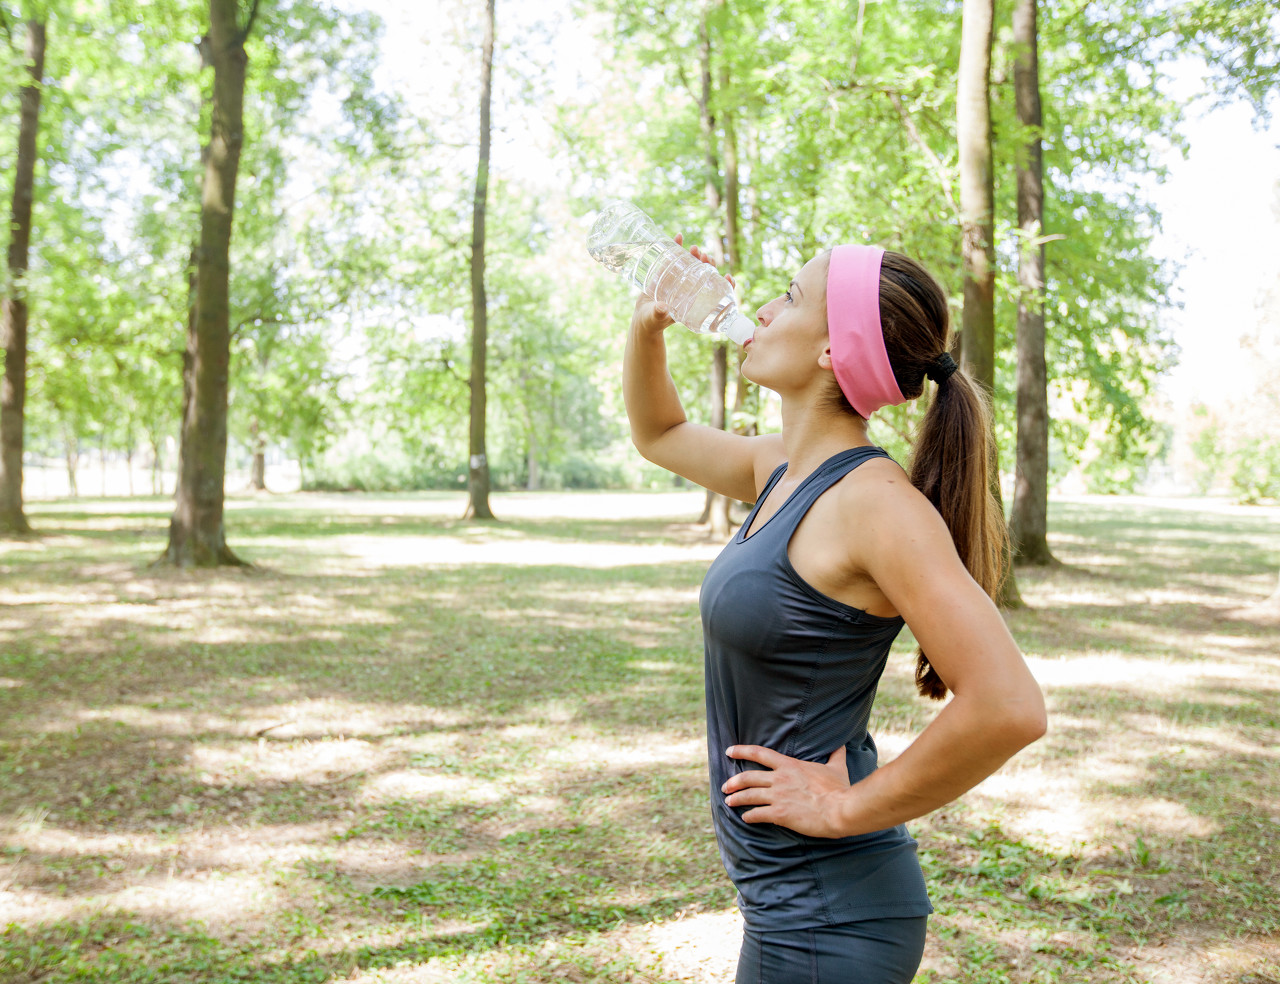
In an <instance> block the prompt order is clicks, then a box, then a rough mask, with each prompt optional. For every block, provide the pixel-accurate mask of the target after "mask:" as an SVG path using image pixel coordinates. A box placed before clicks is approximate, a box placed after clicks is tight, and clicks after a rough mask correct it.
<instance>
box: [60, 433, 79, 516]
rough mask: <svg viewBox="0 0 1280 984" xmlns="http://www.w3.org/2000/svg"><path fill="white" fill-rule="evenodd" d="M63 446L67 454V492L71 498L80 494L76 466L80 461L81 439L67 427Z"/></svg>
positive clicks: (63, 434) (63, 435) (63, 436)
mask: <svg viewBox="0 0 1280 984" xmlns="http://www.w3.org/2000/svg"><path fill="white" fill-rule="evenodd" d="M62 446H63V449H64V450H65V451H66V456H67V492H68V493H70V495H71V498H73V499H76V498H79V496H80V486H79V485H78V484H77V482H76V466H77V465H78V464H79V463H80V441H79V439H78V438H76V437H75V435H73V434H72V433H70V432H69V431H68V430H67V429H66V428H63V431H62Z"/></svg>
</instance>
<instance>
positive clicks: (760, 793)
mask: <svg viewBox="0 0 1280 984" xmlns="http://www.w3.org/2000/svg"><path fill="white" fill-rule="evenodd" d="M885 478H886V481H884V482H880V481H876V482H869V483H865V484H863V483H857V484H855V483H848V482H846V483H842V486H840V487H838V491H839V492H840V493H842V498H844V497H848V498H849V499H850V500H851V501H848V502H841V508H840V515H842V516H845V517H856V522H857V530H856V534H854V533H852V531H847V533H846V536H847V538H846V541H845V542H849V543H853V544H855V546H854V547H852V548H851V550H852V551H854V553H852V554H851V561H852V562H853V563H854V564H855V565H856V566H857V567H858V568H861V569H862V570H865V571H866V572H867V574H869V575H870V576H871V578H872V579H874V581H875V582H876V585H877V586H878V587H879V588H880V590H881V591H882V592H883V593H884V594H885V596H886V597H887V598H888V599H889V601H890V602H891V603H892V604H893V605H894V607H896V608H897V609H898V611H899V613H900V614H901V615H902V617H903V618H904V619H905V620H906V622H907V625H908V626H910V628H911V631H912V633H913V634H914V635H915V637H916V641H917V642H919V643H920V645H921V647H922V649H923V650H924V652H925V654H926V655H927V656H928V658H929V662H930V663H931V664H932V665H933V668H934V669H935V670H936V671H937V673H938V675H939V676H940V677H941V678H942V680H943V682H944V683H945V684H946V685H947V687H948V689H950V690H951V691H952V693H953V695H954V696H953V697H952V698H951V700H950V701H948V703H947V704H946V706H944V707H943V709H942V710H941V712H939V714H938V716H937V717H936V718H934V720H933V721H932V722H931V723H930V724H929V725H928V727H926V728H925V729H924V731H922V732H921V733H920V734H919V735H918V736H917V737H916V739H915V741H913V742H912V743H911V744H910V745H909V746H908V747H907V748H906V749H905V750H904V751H903V752H902V754H901V755H899V756H898V757H897V758H896V759H894V760H893V761H892V762H890V763H888V764H887V765H885V766H884V767H882V768H879V769H877V770H876V771H875V772H873V773H871V775H869V776H868V777H867V778H865V779H863V780H862V781H861V782H858V783H855V784H854V785H852V786H850V785H849V780H848V772H847V771H846V769H845V761H844V759H845V756H844V748H843V746H842V747H841V748H839V749H836V750H835V752H834V753H833V754H832V756H831V758H830V759H829V760H828V761H827V762H826V763H816V762H804V761H801V760H799V759H793V758H789V757H787V756H785V755H782V754H780V753H778V752H775V751H773V750H771V749H767V748H762V747H760V746H755V745H735V746H734V747H732V748H730V749H728V750H727V754H728V755H729V757H730V758H735V759H747V760H750V761H754V762H757V763H759V764H761V765H764V766H765V767H766V768H768V769H769V770H770V771H767V772H766V771H759V770H750V771H746V772H742V773H739V774H738V775H736V776H734V777H733V778H732V779H730V780H729V782H727V783H726V784H725V786H724V787H723V790H722V791H723V792H725V793H726V794H728V797H727V802H728V804H729V805H730V806H752V807H754V809H751V810H748V811H747V812H746V813H744V814H743V819H744V820H746V821H747V822H748V823H776V824H779V825H781V826H783V827H789V828H791V829H793V830H797V831H799V832H800V833H804V834H809V835H810V836H815V837H845V836H849V835H852V834H860V833H866V832H868V831H873V830H883V829H884V828H886V827H892V826H894V825H896V824H899V823H903V822H904V821H907V820H912V819H915V818H916V817H919V816H923V815H924V814H926V813H929V812H931V811H932V810H936V809H937V808H938V807H940V806H944V805H945V804H947V803H950V802H951V801H952V800H954V799H955V798H956V797H958V796H960V795H961V794H962V793H964V792H965V791H967V790H969V789H971V788H973V787H974V786H976V785H977V784H978V783H979V782H981V781H982V780H983V779H985V778H986V777H987V776H989V775H991V774H992V773H993V772H995V771H996V770H997V769H998V768H1000V766H1001V765H1003V764H1004V763H1005V762H1006V761H1008V759H1009V758H1010V757H1012V756H1013V755H1014V753H1016V752H1017V751H1018V750H1019V749H1021V748H1024V747H1025V746H1027V745H1029V744H1031V743H1032V742H1033V741H1035V740H1036V739H1037V738H1040V737H1041V736H1042V735H1043V734H1044V733H1045V728H1046V719H1045V707H1044V696H1043V694H1042V693H1041V691H1040V686H1039V684H1037V683H1036V681H1035V678H1034V677H1032V675H1031V671H1030V670H1029V669H1028V668H1027V664H1026V662H1025V661H1024V660H1023V658H1022V653H1021V652H1020V651H1019V650H1018V646H1017V644H1016V643H1015V642H1014V641H1013V637H1012V636H1011V635H1010V634H1009V630H1008V628H1007V627H1006V625H1005V623H1004V619H1003V618H1002V617H1001V615H1000V612H999V610H998V609H997V608H996V606H995V604H994V603H993V602H992V601H991V599H990V598H989V597H988V596H987V594H986V592H984V591H983V590H982V588H981V587H980V586H979V585H978V583H977V582H976V581H974V580H973V578H972V577H970V576H969V572H968V571H967V570H966V569H965V567H964V565H963V564H962V563H961V561H960V558H959V556H958V555H957V554H956V550H955V545H954V543H953V542H952V540H951V534H950V532H949V531H948V530H947V527H946V524H945V523H944V522H943V521H942V517H941V516H939V515H938V512H937V510H935V509H934V508H933V506H932V504H930V502H929V501H928V500H927V499H926V498H925V497H924V496H923V495H921V494H920V493H919V492H918V491H917V490H916V489H915V488H913V487H911V486H910V485H907V486H906V489H905V490H904V488H903V482H904V481H905V476H901V477H896V478H894V477H891V476H888V475H886V476H885Z"/></svg>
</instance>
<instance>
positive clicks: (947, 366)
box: [924, 352, 960, 383]
mask: <svg viewBox="0 0 1280 984" xmlns="http://www.w3.org/2000/svg"><path fill="white" fill-rule="evenodd" d="M959 368H960V367H959V366H957V365H956V360H955V359H953V358H951V354H950V353H949V352H943V353H942V354H941V355H940V356H938V357H937V358H936V359H934V360H933V361H932V362H930V363H929V364H928V365H927V366H926V367H925V370H924V374H925V375H926V376H928V377H929V378H930V379H932V380H933V381H934V382H935V383H941V382H942V381H943V380H944V379H947V378H949V377H950V376H951V374H952V373H953V372H955V371H956V370H957V369H959Z"/></svg>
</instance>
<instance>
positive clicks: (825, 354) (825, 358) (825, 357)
mask: <svg viewBox="0 0 1280 984" xmlns="http://www.w3.org/2000/svg"><path fill="white" fill-rule="evenodd" d="M818 365H819V366H821V367H822V368H823V369H831V370H832V371H833V372H834V371H835V370H834V365H835V364H834V363H833V362H832V361H831V346H830V345H828V346H827V347H826V348H824V349H823V350H822V354H821V355H820V356H818Z"/></svg>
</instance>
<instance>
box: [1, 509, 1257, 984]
mask: <svg viewBox="0 0 1280 984" xmlns="http://www.w3.org/2000/svg"><path fill="white" fill-rule="evenodd" d="M494 504H495V510H496V511H497V512H498V514H499V515H500V516H503V517H504V518H505V521H504V522H502V523H497V524H466V523H462V522H460V521H459V520H458V519H457V516H458V515H459V514H460V513H461V507H462V501H461V500H460V499H459V498H458V497H457V496H449V495H418V496H342V495H310V496H309V495H300V496H279V497H263V498H243V499H233V500H232V501H231V502H230V503H229V512H228V533H229V539H230V540H231V542H232V544H233V546H234V547H235V549H236V550H237V551H238V552H239V553H240V554H241V555H242V556H244V557H246V558H247V559H250V560H252V561H254V562H255V563H256V564H257V566H256V567H255V568H253V569H250V570H244V571H241V570H225V571H212V572H209V571H201V572H193V573H184V574H176V573H174V572H171V571H163V570H159V569H153V568H150V567H148V562H149V561H150V560H151V559H152V558H153V557H154V556H155V555H156V554H158V553H159V551H160V548H161V547H162V545H163V541H164V535H165V529H166V525H167V521H168V512H169V508H170V504H169V503H168V502H167V501H165V500H159V499H133V500H64V501H56V502H48V503H36V504H34V505H33V506H32V507H31V509H30V516H31V519H32V521H33V524H34V525H35V526H36V527H37V528H38V529H39V530H40V532H41V535H40V536H39V537H37V538H32V539H26V540H12V541H7V542H4V543H0V605H2V607H0V929H2V930H3V935H2V936H0V981H3V982H6V984H8V982H13V984H17V982H24V984H25V982H32V981H39V982H42V984H43V982H64V981H66V982H69V981H89V982H139V984H142V982H157V984H158V982H165V984H169V982H175V984H187V982H191V984H194V982H201V984H206V982H224V981H226V982H231V981H255V982H279V984H303V982H313V981H314V982H330V981H343V982H358V984H371V982H375V981H385V982H425V981H450V982H452V981H474V982H493V984H497V982H501V984H511V982H529V984H552V982H562V981H570V982H599V984H604V982H643V984H667V982H670V984H674V982H712V981H722V980H731V979H732V967H733V963H734V959H735V957H736V951H737V935H736V934H737V923H736V917H735V916H734V914H733V910H732V902H733V899H732V891H731V890H730V888H729V887H728V886H727V884H726V882H725V879H724V876H723V873H722V870H721V868H720V864H719V860H718V857H717V856H716V852H715V847H714V844H713V841H712V838H711V833H710V825H709V817H708V815H707V801H706V796H707V792H706V788H705V771H704V770H705V766H704V761H703V759H704V746H703V742H704V730H703V729H704V722H703V716H702V676H701V660H702V657H701V641H700V634H699V624H698V615H697V591H698V583H699V580H700V578H701V574H702V572H703V570H705V567H706V565H707V563H708V562H709V560H710V559H711V557H713V556H714V554H715V552H716V549H717V547H716V545H715V544H713V543H710V542H708V541H707V540H706V539H705V536H704V533H703V531H701V530H699V529H698V528H696V527H694V526H692V525H691V523H690V522H689V520H690V518H691V517H692V516H694V515H696V514H697V511H698V507H699V505H700V502H699V500H698V498H697V496H696V495H692V494H689V493H674V494H636V495H597V494H590V493H583V494H573V495H550V494H548V495H535V494H528V495H506V496H496V497H495V499H494ZM1278 519H1280V509H1276V508H1274V507H1269V508H1267V507H1264V508H1254V509H1244V508H1234V507H1227V506H1223V505H1221V504H1215V503H1212V502H1199V501H1191V500H1187V501H1184V502H1167V501H1166V502H1158V501H1144V500H1137V499H1084V498H1082V499H1076V500H1062V501H1055V502H1054V503H1053V504H1052V507H1051V517H1050V522H1051V528H1052V533H1051V538H1050V539H1051V543H1052V546H1053V548H1054V550H1055V553H1056V554H1057V555H1058V556H1059V558H1061V559H1062V560H1063V561H1064V562H1065V563H1064V565H1063V566H1061V567H1056V568H1052V569H1048V570H1043V571H1022V572H1020V587H1021V589H1022V593H1023V595H1024V597H1025V598H1026V599H1027V600H1028V602H1029V603H1030V605H1029V607H1028V608H1027V609H1025V610H1020V611H1016V612H1012V613H1010V614H1009V622H1010V625H1011V628H1012V629H1013V631H1014V634H1015V636H1016V637H1017V638H1018V640H1019V642H1020V643H1021V644H1022V646H1023V648H1024V650H1025V651H1026V653H1027V655H1028V658H1029V660H1030V661H1031V663H1032V666H1033V669H1034V671H1035V672H1036V674H1037V677H1038V678H1039V679H1040V680H1041V681H1042V683H1043V684H1044V685H1045V688H1046V692H1047V694H1048V697H1049V702H1050V709H1051V730H1050V733H1049V735H1048V736H1047V737H1046V739H1044V740H1043V741H1042V742H1040V743H1038V744H1037V745H1036V746H1033V748H1032V749H1030V750H1028V751H1027V752H1026V753H1024V754H1023V755H1021V756H1019V757H1018V758H1017V759H1015V761H1014V762H1013V763H1011V764H1010V765H1009V766H1007V767H1006V768H1005V769H1004V770H1002V771H1001V772H1000V773H998V774H997V775H996V776H993V777H992V778H991V779H989V780H988V781H987V782H986V783H984V784H983V785H982V786H980V787H979V788H978V789H976V790H974V791H972V792H971V793H970V794H968V795H967V796H966V797H964V798H963V799H962V800H961V801H959V802H958V803H956V804H953V805H951V806H950V807H947V808H946V809H944V810H941V811H938V812H937V813H935V814H933V815H932V816H930V817H927V818H923V819H922V820H920V821H917V822H916V823H914V824H912V825H911V826H912V829H913V832H914V833H915V834H916V836H917V837H918V839H919V841H920V845H921V857H922V861H923V863H924V865H925V869H926V875H927V877H928V880H929V883H930V886H931V892H932V895H933V898H934V904H935V907H936V908H937V913H936V914H935V916H934V917H933V918H932V920H931V923H930V938H929V949H928V951H927V953H926V959H925V963H924V965H923V967H922V969H921V971H920V974H919V975H918V977H917V982H918V984H924V982H933V984H941V982H952V981H956V982H959V981H963V982H966V984H972V982H980V984H981V982H992V984H994V982H1046V984H1048V982H1148V981H1150V982H1168V984H1182V982H1210V984H1219V982H1235V984H1275V982H1277V981H1280V945H1278V943H1277V939H1278V938H1280V901H1277V900H1278V899H1280V858H1278V857H1277V852H1276V845H1277V843H1278V842H1280V767H1278V766H1280V762H1278V761H1277V760H1278V759H1280V753H1277V750H1276V734H1277V729H1278V728H1280V628H1278V627H1277V625H1276V624H1275V623H1274V622H1273V621H1268V620H1267V619H1266V618H1265V617H1262V616H1260V615H1257V614H1256V613H1254V612H1252V611H1251V610H1250V609H1249V607H1248V606H1249V604H1250V603H1251V602H1256V601H1259V600H1261V599H1262V598H1264V597H1265V596H1266V595H1268V594H1269V593H1270V591H1271V590H1272V588H1273V587H1274V583H1275V576H1276V567H1277V563H1278V562H1280V523H1277V520H1278ZM911 645H912V644H911V640H910V638H909V637H908V636H906V635H905V634H904V637H903V638H902V639H900V640H899V642H898V644H897V645H896V647H895V655H894V657H893V659H892V660H891V666H890V670H889V672H888V674H887V676H886V678H885V681H884V684H883V686H882V688H881V696H880V699H879V702H878V705H877V711H876V718H875V723H874V728H875V730H876V733H877V737H878V739H879V741H880V745H881V748H882V753H883V754H884V755H885V756H886V757H889V756H892V755H895V754H897V753H898V752H899V751H901V749H902V748H903V747H905V745H906V744H907V743H908V742H909V741H910V739H911V736H912V735H913V734H915V733H917V732H918V731H919V729H920V728H922V727H924V726H925V725H926V724H927V723H928V721H929V720H930V718H931V717H932V715H933V714H934V713H935V710H936V709H935V708H934V707H932V706H930V705H928V704H927V703H926V702H924V701H921V700H920V699H919V698H917V697H916V696H915V695H914V693H913V691H912V687H911V681H910V670H911V657H910V652H911Z"/></svg>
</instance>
